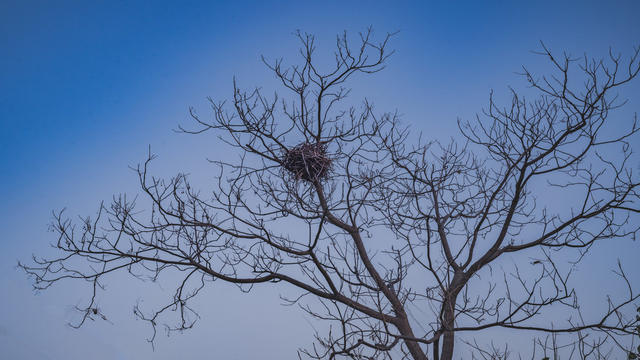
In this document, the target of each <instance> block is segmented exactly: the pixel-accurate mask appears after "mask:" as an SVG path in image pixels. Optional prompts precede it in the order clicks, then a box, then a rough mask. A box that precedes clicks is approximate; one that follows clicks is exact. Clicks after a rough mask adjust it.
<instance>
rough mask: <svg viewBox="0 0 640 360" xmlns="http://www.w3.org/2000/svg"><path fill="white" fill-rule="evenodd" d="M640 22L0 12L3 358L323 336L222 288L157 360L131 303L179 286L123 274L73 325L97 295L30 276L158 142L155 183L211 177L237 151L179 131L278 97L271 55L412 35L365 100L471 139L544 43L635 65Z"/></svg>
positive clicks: (123, 6) (146, 7)
mask: <svg viewBox="0 0 640 360" xmlns="http://www.w3.org/2000/svg"><path fill="white" fill-rule="evenodd" d="M639 14H640V2H638V1H635V0H628V1H607V2H605V1H566V2H561V1H526V2H525V1H488V2H484V1H449V2H445V1H441V2H433V1H415V2H408V1H367V2H365V1H361V2H355V1H317V2H313V3H312V2H309V1H235V2H232V1H208V2H205V1H182V2H169V1H154V2H142V1H114V0H112V1H31V0H4V1H1V2H0V124H1V126H2V127H1V131H0V199H1V200H0V227H1V229H2V235H1V237H0V274H2V276H1V277H0V289H2V290H1V291H0V305H1V306H0V319H3V320H2V322H0V349H1V350H0V357H1V358H6V359H67V360H74V359H88V358H91V359H146V358H155V359H175V358H183V359H191V358H194V359H195V358H198V359H201V358H216V359H245V358H271V359H289V358H295V349H296V348H297V347H298V346H302V345H305V344H308V343H309V342H310V341H311V340H312V339H311V335H312V330H313V329H312V327H311V324H310V323H309V322H308V321H307V320H306V319H305V318H304V317H303V316H302V313H299V312H297V311H296V310H295V309H291V308H286V307H281V306H279V305H278V304H279V302H280V301H279V299H278V293H279V292H287V291H289V289H286V288H282V289H271V288H265V289H260V288H259V289H256V291H255V292H253V293H252V294H251V295H246V294H241V293H240V292H238V291H237V290H236V289H235V288H234V287H233V286H229V285H225V284H221V283H220V284H218V283H216V284H215V285H217V286H213V287H211V288H210V289H208V291H207V292H206V293H203V294H202V296H200V298H199V300H198V301H197V305H198V310H199V311H200V313H201V315H202V319H201V321H200V322H199V323H198V325H197V326H196V328H195V329H193V330H191V331H188V332H186V333H184V334H174V335H172V336H171V337H170V338H167V337H164V336H160V337H159V338H158V340H157V343H156V351H155V352H152V349H151V346H149V344H148V343H147V342H145V338H146V337H147V336H148V335H149V329H148V327H147V325H146V324H143V323H142V322H140V321H135V320H134V317H133V314H132V306H133V304H134V303H135V302H136V301H137V300H138V299H143V300H145V301H146V302H149V303H153V301H154V299H155V298H157V297H160V296H163V295H164V296H167V292H169V291H171V289H170V288H165V287H159V286H158V285H150V284H143V283H141V282H139V281H134V280H130V279H129V278H127V277H126V276H124V277H120V278H117V277H116V278H114V280H113V281H112V282H111V283H107V285H108V286H109V288H108V290H109V291H107V292H106V296H105V297H104V298H103V299H102V300H101V306H102V307H103V308H104V309H105V311H106V312H107V315H108V316H109V317H110V320H111V321H112V322H113V323H114V324H113V325H112V324H109V323H106V322H95V323H89V324H87V326H86V327H85V328H83V329H81V330H73V329H70V328H69V327H68V326H66V325H65V323H66V322H67V321H70V320H73V319H74V317H75V316H76V314H74V313H73V311H72V310H71V308H72V306H73V305H74V304H76V303H78V302H79V301H81V300H82V299H86V296H87V292H86V291H85V290H86V288H85V287H84V284H80V283H65V284H60V286H56V287H54V288H52V289H51V290H48V291H45V292H42V293H40V294H37V295H34V293H33V291H32V290H31V285H30V282H29V281H28V279H27V278H26V276H25V275H24V274H23V273H21V272H19V271H17V270H16V268H15V265H16V263H17V260H18V259H20V260H28V258H29V257H30V256H31V254H32V253H37V254H47V253H48V252H50V250H48V244H49V243H50V242H52V241H54V240H55V239H54V234H52V233H50V232H47V224H48V222H49V220H50V215H51V211H52V210H54V209H61V208H64V207H66V208H67V209H68V211H69V213H70V214H73V215H85V214H91V213H93V212H94V211H95V210H96V209H97V205H98V204H99V202H100V201H101V200H106V201H108V200H109V199H110V198H111V196H112V195H113V194H117V193H120V192H128V193H130V194H135V193H136V191H137V188H136V177H135V175H134V174H133V172H132V171H130V170H129V169H128V166H129V165H134V164H136V163H138V162H139V161H141V160H143V159H144V156H145V154H146V150H147V146H148V145H151V147H152V149H153V150H154V151H155V152H156V153H157V154H158V155H159V156H160V159H159V161H158V162H157V164H156V168H155V169H156V170H155V171H156V173H157V174H159V175H171V174H175V173H177V172H190V173H192V174H194V175H195V176H199V177H201V178H204V179H206V178H207V176H208V175H207V174H208V173H207V171H210V170H211V167H210V166H209V165H208V163H207V161H206V159H207V158H215V157H217V156H220V155H221V154H225V153H223V151H224V148H223V147H222V146H221V145H219V144H217V143H216V141H215V139H214V137H213V136H202V137H191V138H189V137H186V136H184V135H178V134H175V133H174V132H172V129H174V128H175V127H176V126H177V125H178V124H189V123H188V112H187V110H188V107H189V106H194V107H195V108H196V109H197V110H198V111H199V113H201V114H203V115H207V114H209V113H208V107H207V102H206V97H207V96H211V97H213V98H214V99H220V100H221V99H225V98H228V97H229V95H231V94H232V92H231V85H232V83H231V82H232V79H233V76H236V77H237V79H238V82H239V83H240V85H243V86H246V87H253V86H261V85H264V86H265V87H266V88H267V89H269V90H270V91H271V90H276V89H277V88H276V87H273V85H274V83H273V76H272V75H271V74H270V73H269V72H268V70H267V69H266V68H264V66H262V64H261V62H260V55H265V56H266V57H268V58H276V57H285V58H287V57H288V58H294V57H295V55H296V47H297V45H298V44H297V43H296V40H295V39H294V37H293V36H291V33H292V32H293V31H295V30H296V29H301V30H303V31H307V32H310V33H314V34H316V36H317V41H318V42H319V45H320V48H319V51H322V50H323V49H325V50H331V46H332V45H333V43H334V39H335V35H336V34H337V33H339V32H341V31H342V30H345V29H346V30H348V31H352V32H357V31H361V30H363V29H365V28H366V27H367V26H369V25H372V26H373V27H374V28H375V29H376V31H378V33H379V34H383V33H385V32H387V31H398V30H399V31H400V32H399V34H398V35H397V36H396V37H395V38H394V40H393V41H392V43H391V47H392V48H395V49H396V54H395V55H394V56H393V57H392V58H391V60H390V62H389V66H388V68H387V69H386V70H384V71H383V72H382V73H380V74H376V75H375V76H372V77H367V78H362V77H359V78H357V79H355V81H354V82H353V83H352V85H353V87H354V88H355V91H354V95H353V96H352V99H353V101H354V103H357V102H358V101H360V100H361V99H362V97H364V96H367V97H368V98H370V99H372V100H373V101H374V102H375V103H376V108H377V109H379V110H390V111H393V110H396V109H397V110H398V111H399V112H400V113H401V114H402V115H403V120H404V121H405V122H406V123H407V124H411V125H412V126H414V127H415V128H416V129H418V130H420V131H423V132H424V133H425V136H426V137H433V138H439V137H451V136H453V137H455V136H456V134H457V133H456V127H455V119H456V118H457V117H464V118H468V117H470V116H473V114H474V113H476V112H477V111H479V110H480V109H481V108H482V106H484V105H485V103H486V100H487V95H488V92H489V90H490V89H495V90H496V92H498V93H499V92H506V91H507V86H510V85H511V86H516V87H517V86H522V85H523V82H522V81H521V79H519V78H518V77H517V76H516V75H514V73H515V72H517V71H518V70H519V69H520V66H521V65H522V64H528V65H531V66H533V67H535V66H538V65H539V64H540V61H541V59H540V58H539V57H537V56H535V55H533V54H532V53H531V52H530V50H535V49H537V48H538V46H539V41H540V40H542V41H544V42H545V43H546V44H547V45H548V46H549V47H550V48H551V49H552V50H555V51H558V52H561V51H567V52H570V53H572V54H574V55H582V54H583V53H584V52H587V53H588V54H592V55H594V56H603V55H605V54H606V52H607V51H608V48H609V46H613V47H614V48H615V49H616V50H618V51H621V52H623V53H627V54H628V53H630V52H631V50H632V48H633V46H639V45H640V25H639V24H640V23H639V22H638V15H639ZM637 94H640V86H639V85H638V84H635V85H633V87H631V88H629V89H628V90H627V97H630V103H629V105H628V108H627V109H625V110H623V112H621V113H620V115H616V116H620V117H621V118H620V121H627V120H629V116H630V114H632V113H633V111H637V110H638V109H640V97H638V95H637ZM614 121H617V120H614ZM636 245H637V244H636ZM625 249H626V248H625ZM633 249H637V246H635V247H633ZM617 251H620V248H615V247H612V248H611V249H609V250H608V252H604V253H603V255H602V259H601V261H602V263H606V262H607V261H609V260H610V259H615V258H617V257H622V258H624V257H625V256H627V257H629V256H631V255H629V254H624V253H622V252H621V253H616V252H617ZM596 262H597V261H596ZM636 273H637V269H636ZM585 278H588V277H585ZM637 278H638V277H636V279H637ZM161 285H162V284H161ZM612 291H613V290H612Z"/></svg>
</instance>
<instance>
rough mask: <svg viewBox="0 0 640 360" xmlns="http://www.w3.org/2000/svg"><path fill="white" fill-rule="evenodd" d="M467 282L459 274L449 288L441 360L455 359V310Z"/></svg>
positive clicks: (445, 303) (443, 309) (444, 307)
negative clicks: (459, 294)
mask: <svg viewBox="0 0 640 360" xmlns="http://www.w3.org/2000/svg"><path fill="white" fill-rule="evenodd" d="M464 282H465V280H464V277H463V276H460V275H459V274H456V275H454V277H453V280H452V281H451V285H450V286H449V292H448V294H446V296H445V299H444V302H443V303H442V325H441V326H442V329H443V334H442V350H441V351H440V360H451V359H453V346H454V340H455V332H453V331H452V330H453V328H454V327H455V319H456V317H455V309H456V300H457V299H458V293H459V292H460V290H461V289H462V286H463V284H464Z"/></svg>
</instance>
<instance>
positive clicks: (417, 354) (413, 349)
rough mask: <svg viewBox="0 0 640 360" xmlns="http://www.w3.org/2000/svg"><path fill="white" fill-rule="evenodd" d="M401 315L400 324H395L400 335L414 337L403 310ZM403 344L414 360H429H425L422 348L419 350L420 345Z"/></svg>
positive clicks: (410, 342)
mask: <svg viewBox="0 0 640 360" xmlns="http://www.w3.org/2000/svg"><path fill="white" fill-rule="evenodd" d="M401 314H402V315H401V316H400V319H401V323H400V324H396V327H397V328H398V330H399V331H400V333H401V334H402V335H404V336H407V337H415V335H414V334H413V330H412V329H411V325H409V321H408V320H407V317H406V314H405V313H404V310H403V312H402V313H401ZM404 344H405V345H406V346H407V350H409V353H410V354H411V357H412V358H413V359H414V360H429V359H428V358H427V354H426V353H425V352H424V351H422V348H420V343H418V342H415V341H410V340H405V341H404Z"/></svg>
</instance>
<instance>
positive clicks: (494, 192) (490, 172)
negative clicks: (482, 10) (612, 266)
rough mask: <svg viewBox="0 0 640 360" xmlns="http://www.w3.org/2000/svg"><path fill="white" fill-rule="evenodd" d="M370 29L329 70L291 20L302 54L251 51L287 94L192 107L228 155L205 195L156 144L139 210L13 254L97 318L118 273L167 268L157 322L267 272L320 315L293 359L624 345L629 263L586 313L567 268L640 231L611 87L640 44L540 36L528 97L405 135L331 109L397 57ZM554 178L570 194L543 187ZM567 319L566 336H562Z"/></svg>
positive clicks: (103, 213) (187, 318)
mask: <svg viewBox="0 0 640 360" xmlns="http://www.w3.org/2000/svg"><path fill="white" fill-rule="evenodd" d="M372 36H373V35H372V32H371V30H369V31H367V32H365V33H362V34H360V37H359V38H358V39H357V41H355V42H353V41H351V39H349V38H348V37H347V34H346V33H344V34H342V35H340V36H338V37H337V41H336V51H335V54H334V55H335V57H334V60H335V62H334V63H333V65H332V67H331V70H330V71H328V72H323V71H322V70H321V69H320V68H319V65H318V64H317V63H316V61H315V57H314V50H315V43H314V37H313V36H310V35H307V34H303V33H297V37H298V38H299V40H300V41H301V44H302V47H301V51H300V55H301V60H302V61H301V63H300V65H294V66H285V65H283V61H282V60H276V61H274V62H269V61H267V60H265V59H263V61H264V63H265V64H266V65H267V67H268V68H269V69H270V70H271V71H273V73H274V74H275V75H276V77H277V79H278V80H279V81H280V82H281V84H282V86H283V87H284V89H286V92H287V94H288V96H285V97H283V98H279V97H278V96H274V97H269V96H265V95H264V94H263V93H262V92H261V91H260V89H255V90H252V91H248V92H245V91H242V90H241V89H240V88H239V87H238V86H237V85H236V84H235V83H234V87H233V99H232V101H231V102H230V104H229V106H227V104H225V103H224V102H215V101H213V100H211V106H212V109H213V116H212V117H211V119H204V118H202V117H200V116H198V115H197V114H196V112H195V111H192V112H191V116H192V117H193V119H194V120H195V126H196V127H195V128H194V127H186V128H183V127H180V131H182V132H184V133H189V134H200V133H205V132H206V133H209V132H214V133H215V134H216V135H217V136H218V137H219V138H220V139H222V140H223V141H224V142H225V143H226V144H228V145H229V146H230V147H232V148H233V149H235V150H236V151H237V152H238V154H240V158H239V160H238V161H235V162H234V161H226V160H219V161H215V164H216V166H217V167H218V171H219V172H218V176H217V184H216V185H217V187H216V188H215V189H214V190H213V191H212V192H211V193H210V195H203V194H202V193H201V192H199V191H197V190H194V189H193V188H192V187H191V186H190V184H189V181H188V179H187V176H186V175H184V174H178V175H177V176H175V177H173V178H171V179H159V178H156V177H153V176H152V175H150V170H149V166H150V163H151V162H152V160H153V159H154V156H153V155H151V154H149V157H148V159H147V160H146V161H145V162H144V163H143V164H141V165H140V166H139V167H138V168H137V174H138V176H139V180H140V186H141V188H142V191H143V193H144V195H145V196H146V198H147V199H148V200H150V203H151V209H150V211H147V212H140V211H137V210H136V204H135V201H130V200H128V199H127V198H126V197H124V196H120V197H116V198H115V200H114V201H113V202H112V203H111V204H110V205H104V204H102V205H101V206H100V209H99V211H98V213H97V216H96V217H95V218H94V219H90V218H89V217H87V218H86V219H85V220H84V221H83V222H82V223H81V224H77V225H74V223H73V222H71V221H69V220H68V219H67V218H66V217H65V216H64V214H63V213H62V212H60V213H56V215H55V221H54V224H53V228H54V229H55V231H56V232H57V234H58V241H57V243H56V247H57V250H58V252H59V254H60V255H59V257H57V258H53V259H42V258H37V257H34V259H33V262H31V263H29V264H21V265H20V266H21V267H22V268H23V269H24V270H25V271H26V272H27V273H28V274H29V275H31V276H32V277H33V278H34V279H35V287H36V288H37V289H45V288H48V287H49V286H51V285H52V284H54V283H56V282H58V281H61V280H64V279H81V280H85V281H88V282H89V283H90V284H91V285H92V286H91V288H92V293H91V300H90V301H89V303H88V304H86V306H85V307H83V308H80V310H81V311H82V312H83V319H82V320H81V321H80V323H79V324H77V326H80V325H82V324H83V323H84V322H85V320H86V319H88V318H93V317H96V316H103V315H102V313H101V311H100V310H99V309H98V307H97V306H96V305H95V304H96V298H97V296H98V295H99V290H100V289H101V283H102V281H103V279H104V278H106V277H108V276H109V275H110V274H111V273H114V272H121V271H128V272H129V273H131V274H132V275H134V276H141V275H145V276H151V277H152V278H154V279H155V278H159V277H161V276H162V275H163V274H165V273H166V272H170V271H178V272H179V273H181V274H183V275H182V281H180V282H179V283H178V284H176V290H175V294H174V295H173V297H172V298H171V299H169V301H168V303H167V305H166V306H164V307H161V308H159V309H156V310H155V311H153V312H151V313H148V312H145V311H143V310H142V309H140V308H138V307H136V308H135V310H134V312H135V314H136V316H138V317H139V318H141V319H144V320H147V321H149V323H150V324H151V326H152V328H153V337H155V331H156V327H157V326H158V324H159V321H160V319H161V316H162V315H163V314H165V313H166V312H168V311H169V310H175V311H176V313H177V314H178V318H177V322H176V323H174V324H173V325H170V326H169V327H168V328H169V329H178V330H181V329H188V328H190V327H192V326H193V324H194V321H195V319H196V318H197V314H196V312H195V310H194V309H192V308H191V307H190V300H191V299H193V298H194V297H195V296H197V295H198V293H199V292H200V290H201V289H203V288H204V287H205V286H207V285H208V283H209V282H210V281H213V280H219V281H225V282H230V283H234V284H238V285H239V286H240V287H241V288H242V289H244V290H247V291H248V290H250V288H247V287H246V286H254V285H258V284H265V285H267V286H268V284H270V283H274V282H282V283H286V284H288V285H290V286H292V287H293V288H295V289H297V292H298V294H299V296H297V297H295V298H292V299H288V301H289V302H290V304H297V305H299V306H300V308H301V309H302V310H303V311H306V312H307V313H308V314H310V315H311V316H313V317H316V318H318V319H322V320H326V321H327V322H328V323H330V324H331V326H330V327H327V328H328V329H329V330H328V331H327V332H326V333H322V334H321V333H318V334H316V341H315V342H314V344H313V345H312V346H310V347H307V348H306V349H301V350H300V351H299V356H300V357H310V358H318V359H320V358H329V359H333V358H354V359H385V358H392V357H394V358H410V359H427V358H432V359H446V360H449V359H452V358H453V356H454V348H455V346H457V345H464V344H468V345H470V348H467V350H465V351H468V352H469V353H472V354H473V357H474V358H507V357H509V356H510V355H511V356H513V354H511V350H509V348H508V347H502V346H498V345H494V344H487V343H485V342H482V341H477V340H474V337H473V336H474V334H482V333H484V332H486V331H490V329H492V328H506V329H510V330H512V331H513V332H516V331H517V332H519V333H522V334H521V336H525V337H527V338H531V339H534V338H535V339H536V340H535V341H534V350H533V355H532V357H533V358H542V357H547V358H548V356H549V354H550V352H551V351H562V349H565V350H566V351H568V354H569V355H570V356H573V357H576V358H607V357H608V356H613V355H611V354H618V353H616V351H628V350H629V346H630V345H632V341H633V340H632V338H633V336H634V333H637V328H636V326H637V325H638V320H637V318H636V317H635V315H636V312H635V306H637V304H638V296H639V295H638V293H637V292H636V291H637V288H634V287H632V284H631V282H630V280H629V278H628V277H627V275H626V274H625V272H624V270H623V267H622V265H620V264H618V267H617V268H616V269H617V275H618V278H619V279H620V281H622V283H624V284H626V285H627V287H628V294H627V295H626V297H623V298H610V299H609V300H608V306H607V307H606V308H604V309H603V311H602V313H600V314H595V315H597V316H594V314H582V313H581V312H580V306H579V305H580V302H579V299H578V297H577V296H576V290H575V286H576V284H573V282H572V281H571V280H572V278H571V275H572V270H573V265H574V264H575V262H578V261H580V260H581V259H583V258H584V257H585V256H587V255H588V254H589V253H590V250H593V249H595V248H596V247H597V246H598V243H600V242H604V241H617V240H618V239H628V238H631V237H633V236H634V235H635V234H637V232H638V224H640V222H639V221H638V220H637V214H638V212H639V211H640V206H639V198H638V197H639V194H638V186H639V178H638V176H637V173H634V172H633V170H632V166H633V165H634V164H631V163H632V162H635V163H637V159H633V158H632V151H631V146H630V142H629V140H630V139H631V138H632V137H633V136H634V135H636V133H637V132H638V128H637V126H636V121H635V119H634V120H633V121H631V122H630V123H629V124H628V125H627V127H626V128H625V126H621V125H620V123H617V124H613V125H614V126H611V124H609V120H608V117H609V115H610V112H611V111H613V110H615V109H617V108H618V107H620V106H621V105H623V103H624V102H623V101H620V100H619V99H618V97H617V95H616V93H615V89H616V88H618V87H619V86H621V85H624V84H626V83H628V82H630V81H631V80H632V79H633V78H635V77H636V76H637V75H638V72H639V71H640V63H639V59H638V54H639V50H636V51H635V52H634V53H633V55H632V56H631V57H630V58H629V59H627V60H624V59H623V58H622V57H621V56H619V55H615V54H614V53H613V52H610V55H609V57H608V58H607V59H605V60H592V59H589V58H587V57H583V58H580V59H572V58H570V57H569V56H568V55H563V56H559V57H557V56H555V55H554V54H552V52H551V51H549V50H548V49H547V48H546V47H544V45H543V46H542V51H541V53H540V54H541V55H542V56H544V57H546V58H547V59H548V60H549V62H550V64H551V66H552V68H553V72H552V74H551V75H549V76H543V77H538V76H536V75H534V74H533V73H531V72H530V71H528V70H527V69H526V68H524V70H523V76H524V77H525V78H526V79H527V80H528V82H529V84H530V85H531V89H529V90H528V91H530V92H531V91H533V92H536V93H537V96H538V97H537V98H535V100H533V101H530V100H527V99H525V98H524V96H522V95H521V94H522V92H520V93H518V92H516V91H515V90H512V91H511V94H510V97H511V99H510V101H509V102H508V104H507V106H499V105H498V104H497V100H495V98H494V96H493V95H492V96H491V97H490V100H489V105H488V108H487V109H486V110H485V111H483V112H482V113H481V114H480V115H478V116H477V118H476V119H475V120H474V121H469V122H468V121H460V122H459V129H460V132H461V135H462V136H461V138H460V139H459V140H460V141H457V142H456V141H452V142H450V143H441V142H438V141H432V142H424V141H422V140H421V137H420V138H419V137H417V136H413V135H412V134H411V132H410V129H409V128H408V127H405V126H403V125H401V123H400V121H399V119H398V116H397V115H396V114H393V113H383V114H376V113H375V112H374V110H373V108H372V106H371V104H370V103H369V102H367V101H364V102H363V103H362V105H360V106H352V107H348V106H345V105H343V103H344V101H343V100H344V99H345V98H346V97H347V95H348V93H349V90H348V89H347V88H345V84H346V82H347V80H348V79H350V78H351V77H353V76H356V75H359V74H372V73H376V72H378V71H380V70H382V69H383V68H384V66H385V63H386V61H387V60H388V58H389V56H390V55H391V53H392V52H390V51H389V50H388V41H389V39H390V37H391V36H392V35H391V34H389V35H387V36H386V37H384V38H383V39H382V41H380V42H376V41H374V40H373V37H372ZM635 165H637V164H635ZM548 189H562V191H565V192H567V193H571V194H572V196H573V198H574V199H577V200H576V201H575V202H574V203H571V204H566V206H565V205H563V204H556V203H554V202H550V201H549V199H545V196H544V194H545V193H546V192H547V191H548ZM596 251H597V250H596ZM501 259H512V260H513V261H512V262H504V261H503V262H500V261H501ZM567 259H573V261H575V262H574V263H567ZM497 263H499V264H501V266H492V265H495V264H497ZM510 263H513V264H516V265H514V266H512V267H510V265H509V264H510ZM578 285H579V284H578ZM414 311H420V313H421V314H423V315H421V316H419V317H416V316H414V315H413V312H414ZM469 334H471V337H469ZM563 334H567V335H574V336H575V340H570V341H569V340H567V341H568V342H565V343H562V344H561V343H559V342H558V337H559V336H561V335H563ZM460 336H462V337H460ZM457 338H458V339H461V340H456V339H457ZM152 340H153V338H152ZM620 348H621V349H622V350H620ZM567 349H568V350H567ZM515 353H520V354H521V356H526V357H528V356H529V355H530V354H531V353H526V354H525V353H524V350H523V349H516V351H515ZM465 354H466V352H465Z"/></svg>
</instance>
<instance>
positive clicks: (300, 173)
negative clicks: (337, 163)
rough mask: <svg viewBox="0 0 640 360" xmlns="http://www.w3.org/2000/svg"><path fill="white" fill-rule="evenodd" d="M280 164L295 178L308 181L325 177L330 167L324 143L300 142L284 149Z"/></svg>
mask: <svg viewBox="0 0 640 360" xmlns="http://www.w3.org/2000/svg"><path fill="white" fill-rule="evenodd" d="M282 166H283V167H284V169H285V170H287V171H288V172H289V173H290V174H291V175H293V177H294V178H295V179H296V180H300V179H302V180H305V181H309V182H314V181H319V180H322V179H325V178H326V177H327V176H328V175H329V170H330V169H331V159H330V158H329V156H328V154H327V145H326V144H325V143H302V144H299V145H297V146H295V147H293V148H291V149H288V150H286V151H285V153H284V155H283V157H282Z"/></svg>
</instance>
